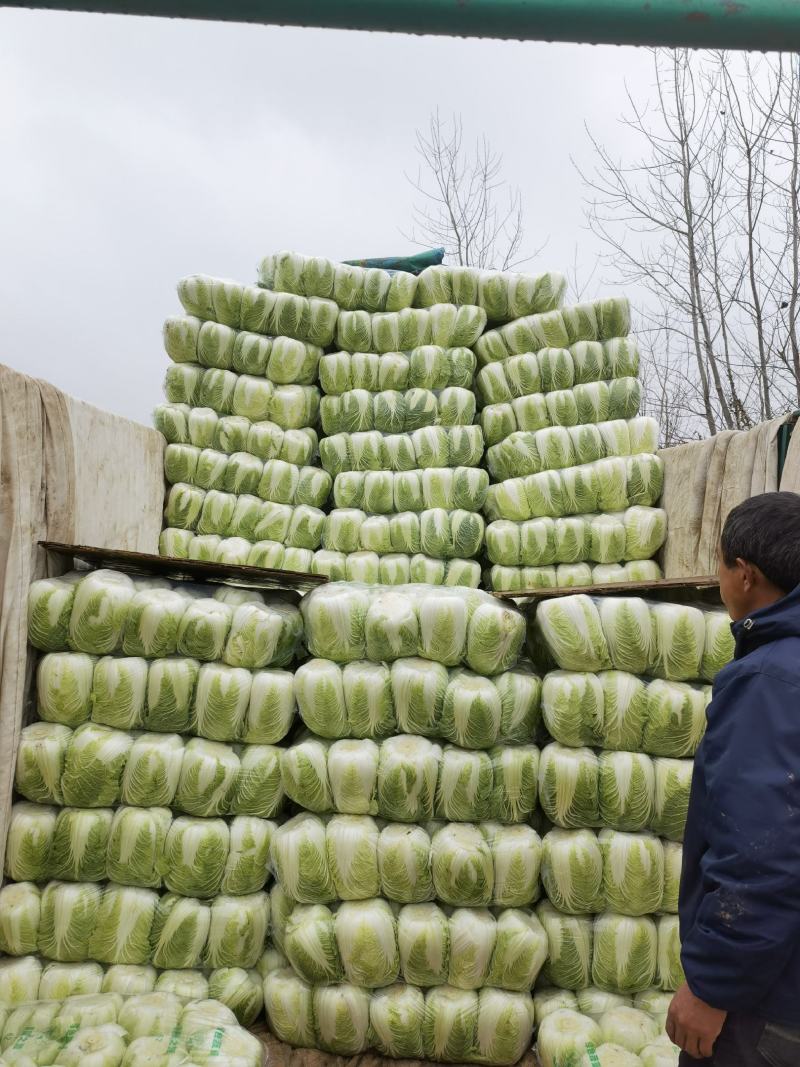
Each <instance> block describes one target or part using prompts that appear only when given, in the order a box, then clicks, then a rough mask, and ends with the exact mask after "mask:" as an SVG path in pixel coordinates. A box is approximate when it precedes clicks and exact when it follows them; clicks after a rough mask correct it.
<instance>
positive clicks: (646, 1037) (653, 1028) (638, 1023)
mask: <svg viewBox="0 0 800 1067" xmlns="http://www.w3.org/2000/svg"><path fill="white" fill-rule="evenodd" d="M599 1024H600V1030H601V1032H602V1036H603V1040H604V1041H607V1042H610V1043H612V1044H615V1045H619V1046H620V1047H621V1048H623V1049H627V1050H628V1051H629V1052H633V1053H636V1054H638V1053H639V1052H641V1050H642V1049H643V1048H644V1047H645V1045H648V1044H649V1043H650V1042H651V1041H654V1040H655V1039H656V1038H657V1037H658V1024H657V1023H656V1022H655V1020H654V1019H652V1018H651V1017H650V1016H649V1015H647V1014H646V1012H643V1011H640V1010H639V1009H638V1008H634V1007H632V1006H628V1005H618V1006H616V1007H613V1008H609V1010H608V1011H606V1012H604V1013H603V1014H602V1016H601V1017H600V1019H599Z"/></svg>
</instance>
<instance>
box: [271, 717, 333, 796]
mask: <svg viewBox="0 0 800 1067" xmlns="http://www.w3.org/2000/svg"><path fill="white" fill-rule="evenodd" d="M329 748H330V742H329V741H325V740H323V739H321V738H317V737H313V736H311V735H308V736H306V737H303V738H301V740H299V741H298V742H297V743H296V744H294V745H292V746H291V747H290V748H287V749H284V750H283V753H282V756H281V778H282V781H283V788H284V791H285V792H286V795H287V796H288V797H290V798H291V799H292V800H294V801H295V802H296V803H297V804H300V805H302V806H303V807H304V808H305V809H306V810H307V811H315V812H319V813H323V814H324V813H325V812H329V811H331V810H332V809H333V798H332V796H331V788H330V781H329V778H328V750H329Z"/></svg>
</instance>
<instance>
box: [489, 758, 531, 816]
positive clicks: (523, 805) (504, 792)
mask: <svg viewBox="0 0 800 1067" xmlns="http://www.w3.org/2000/svg"><path fill="white" fill-rule="evenodd" d="M489 758H490V759H491V761H492V777H493V784H492V794H491V797H490V799H489V817H490V818H491V819H497V820H498V821H499V822H503V823H521V822H525V821H527V819H528V818H529V817H530V816H531V815H532V814H533V812H534V811H535V809H536V797H537V792H538V787H539V786H538V782H539V749H538V748H537V747H536V746H535V745H497V746H496V747H495V748H491V749H489Z"/></svg>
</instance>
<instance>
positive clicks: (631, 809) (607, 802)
mask: <svg viewBox="0 0 800 1067" xmlns="http://www.w3.org/2000/svg"><path fill="white" fill-rule="evenodd" d="M599 793H600V821H601V823H602V825H603V826H606V827H610V828H611V829H613V830H621V831H637V830H644V829H645V827H647V826H649V825H650V821H651V819H652V817H653V805H654V802H655V772H654V770H653V763H652V760H651V759H650V758H649V757H648V756H645V755H643V754H641V753H638V752H601V754H600V780H599ZM617 910H623V909H617Z"/></svg>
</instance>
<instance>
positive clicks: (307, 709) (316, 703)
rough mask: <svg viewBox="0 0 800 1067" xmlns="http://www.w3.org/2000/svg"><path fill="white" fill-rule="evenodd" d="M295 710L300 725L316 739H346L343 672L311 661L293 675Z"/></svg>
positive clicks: (334, 665) (327, 663)
mask: <svg viewBox="0 0 800 1067" xmlns="http://www.w3.org/2000/svg"><path fill="white" fill-rule="evenodd" d="M295 686H296V691H297V708H298V711H299V712H300V715H301V716H302V719H303V722H304V723H305V724H306V726H307V727H308V728H309V730H313V731H314V733H315V734H317V735H318V736H319V737H330V738H338V737H347V735H348V732H349V731H348V726H349V724H348V721H347V708H346V705H345V700H344V688H343V681H342V668H341V667H340V666H339V665H338V664H337V663H332V662H331V661H330V660H325V659H312V660H308V661H307V662H306V663H304V664H302V665H301V666H300V667H298V668H297V671H296V672H295Z"/></svg>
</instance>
